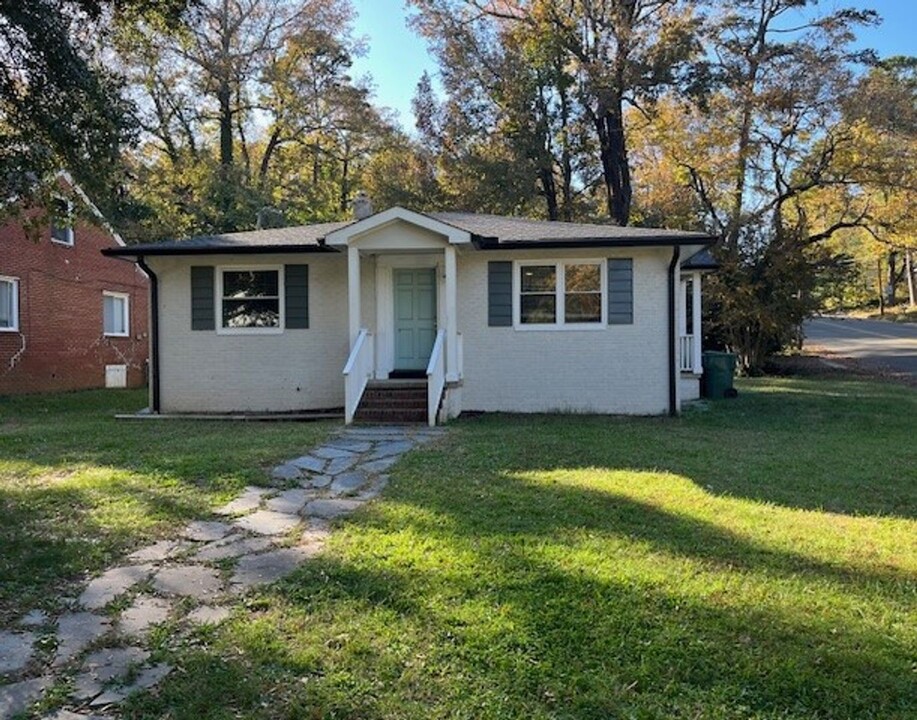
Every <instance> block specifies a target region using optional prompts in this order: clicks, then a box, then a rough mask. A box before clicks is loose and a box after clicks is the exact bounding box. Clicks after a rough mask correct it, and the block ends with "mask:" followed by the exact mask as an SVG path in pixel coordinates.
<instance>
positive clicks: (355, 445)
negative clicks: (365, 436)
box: [328, 437, 372, 453]
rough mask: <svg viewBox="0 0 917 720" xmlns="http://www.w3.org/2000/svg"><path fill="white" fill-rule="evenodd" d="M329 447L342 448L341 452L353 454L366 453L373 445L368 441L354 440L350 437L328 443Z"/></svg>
mask: <svg viewBox="0 0 917 720" xmlns="http://www.w3.org/2000/svg"><path fill="white" fill-rule="evenodd" d="M328 445H330V446H331V447H336V448H340V449H341V450H349V451H350V452H353V453H365V452H366V451H367V450H369V449H370V448H372V444H371V443H369V442H367V441H366V440H354V439H352V438H348V437H342V438H339V439H337V440H332V441H331V442H329V443H328Z"/></svg>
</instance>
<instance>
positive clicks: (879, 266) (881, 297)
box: [876, 258, 885, 315]
mask: <svg viewBox="0 0 917 720" xmlns="http://www.w3.org/2000/svg"><path fill="white" fill-rule="evenodd" d="M876 282H877V283H878V285H879V287H878V290H879V315H885V290H884V288H883V287H882V258H876Z"/></svg>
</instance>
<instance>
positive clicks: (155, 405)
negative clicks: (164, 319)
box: [137, 255, 159, 414]
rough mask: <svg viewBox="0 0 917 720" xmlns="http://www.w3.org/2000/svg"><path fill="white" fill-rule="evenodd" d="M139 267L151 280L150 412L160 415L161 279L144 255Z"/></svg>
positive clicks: (138, 259) (138, 264) (139, 261)
mask: <svg viewBox="0 0 917 720" xmlns="http://www.w3.org/2000/svg"><path fill="white" fill-rule="evenodd" d="M137 266H138V267H139V268H140V269H141V270H143V272H145V273H146V276H147V277H148V278H149V279H150V310H151V312H150V374H151V375H152V377H151V378H150V390H151V392H152V402H151V406H152V407H151V408H150V410H151V411H152V412H153V413H156V414H158V413H159V279H158V278H157V277H156V273H154V272H153V271H152V270H151V269H150V266H149V265H147V264H146V261H144V259H143V255H139V256H138V257H137Z"/></svg>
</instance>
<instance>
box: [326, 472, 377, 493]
mask: <svg viewBox="0 0 917 720" xmlns="http://www.w3.org/2000/svg"><path fill="white" fill-rule="evenodd" d="M368 479H369V478H367V477H366V475H364V474H363V473H361V472H353V473H347V474H345V475H339V476H338V477H337V478H336V479H335V481H334V482H333V483H331V494H332V495H350V494H351V493H353V492H354V491H356V490H358V489H359V488H361V487H363V485H365V484H366V481H367V480H368Z"/></svg>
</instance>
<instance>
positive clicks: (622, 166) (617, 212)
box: [594, 99, 633, 225]
mask: <svg viewBox="0 0 917 720" xmlns="http://www.w3.org/2000/svg"><path fill="white" fill-rule="evenodd" d="M622 110H623V108H622V103H621V101H620V99H618V100H616V101H615V102H614V107H613V108H608V109H605V110H604V111H600V112H599V114H597V115H596V117H595V120H594V124H595V130H596V134H597V135H598V139H599V155H600V157H601V160H602V177H603V179H604V181H605V202H606V204H607V206H608V215H609V216H610V217H611V218H612V219H613V220H614V221H615V222H616V223H618V225H627V222H628V220H629V219H630V204H631V200H632V197H633V191H632V189H631V185H630V166H629V165H628V161H627V142H626V140H625V138H624V118H623V113H622Z"/></svg>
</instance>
